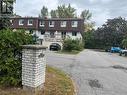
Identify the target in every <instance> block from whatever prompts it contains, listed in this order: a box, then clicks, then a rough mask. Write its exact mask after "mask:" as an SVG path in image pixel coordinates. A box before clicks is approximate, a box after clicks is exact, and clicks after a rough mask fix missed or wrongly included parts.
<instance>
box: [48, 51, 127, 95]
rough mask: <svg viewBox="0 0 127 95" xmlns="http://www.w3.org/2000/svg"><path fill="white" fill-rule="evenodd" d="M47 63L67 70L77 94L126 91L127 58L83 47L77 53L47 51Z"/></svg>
mask: <svg viewBox="0 0 127 95" xmlns="http://www.w3.org/2000/svg"><path fill="white" fill-rule="evenodd" d="M47 64H48V65H50V66H54V67H57V68H59V69H62V70H63V71H65V72H66V73H68V74H69V75H70V76H71V77H72V79H73V80H74V81H75V83H76V86H77V91H78V95H127V58H125V57H120V56H118V55H116V54H111V53H105V52H98V51H94V50H84V51H83V52H81V53H80V54H78V55H64V54H55V53H53V52H48V53H47Z"/></svg>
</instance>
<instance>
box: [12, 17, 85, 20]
mask: <svg viewBox="0 0 127 95" xmlns="http://www.w3.org/2000/svg"><path fill="white" fill-rule="evenodd" d="M12 19H39V20H83V19H82V18H40V17H12Z"/></svg>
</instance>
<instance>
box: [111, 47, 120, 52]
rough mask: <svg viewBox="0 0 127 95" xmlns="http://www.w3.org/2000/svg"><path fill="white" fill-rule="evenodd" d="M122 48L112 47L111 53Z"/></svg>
mask: <svg viewBox="0 0 127 95" xmlns="http://www.w3.org/2000/svg"><path fill="white" fill-rule="evenodd" d="M121 50H122V49H121V48H120V47H111V53H119V52H120V51H121Z"/></svg>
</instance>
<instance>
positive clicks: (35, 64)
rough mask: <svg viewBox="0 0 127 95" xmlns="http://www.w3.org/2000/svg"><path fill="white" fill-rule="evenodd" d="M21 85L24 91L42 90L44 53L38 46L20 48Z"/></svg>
mask: <svg viewBox="0 0 127 95" xmlns="http://www.w3.org/2000/svg"><path fill="white" fill-rule="evenodd" d="M22 47H23V49H22V85H23V88H24V89H25V90H27V89H28V90H29V89H31V88H32V89H33V90H34V91H35V89H36V88H42V87H43V84H44V82H45V69H46V60H45V51H46V47H43V46H40V45H26V46H22Z"/></svg>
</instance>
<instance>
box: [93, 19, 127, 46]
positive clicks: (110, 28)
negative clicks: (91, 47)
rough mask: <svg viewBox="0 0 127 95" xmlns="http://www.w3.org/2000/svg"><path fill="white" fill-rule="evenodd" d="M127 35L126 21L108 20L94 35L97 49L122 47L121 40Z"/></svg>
mask: <svg viewBox="0 0 127 95" xmlns="http://www.w3.org/2000/svg"><path fill="white" fill-rule="evenodd" d="M126 34H127V21H126V20H125V19H123V18H122V17H118V18H114V19H108V21H107V22H106V24H104V25H103V26H102V27H100V28H98V29H97V30H96V31H95V33H94V38H95V40H96V41H97V42H96V44H97V45H98V47H101V48H106V47H111V46H119V47H122V40H123V39H124V36H125V35H126Z"/></svg>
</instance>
